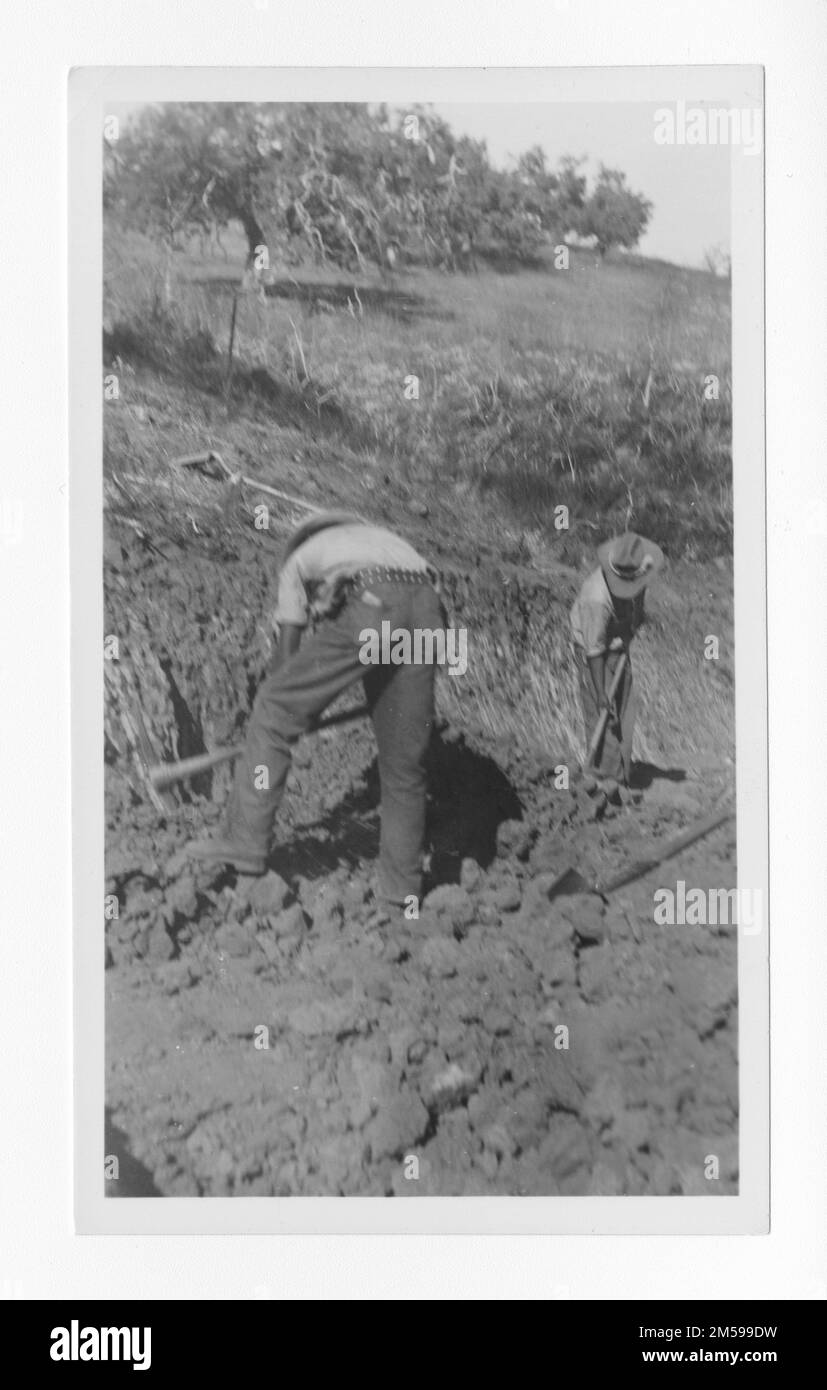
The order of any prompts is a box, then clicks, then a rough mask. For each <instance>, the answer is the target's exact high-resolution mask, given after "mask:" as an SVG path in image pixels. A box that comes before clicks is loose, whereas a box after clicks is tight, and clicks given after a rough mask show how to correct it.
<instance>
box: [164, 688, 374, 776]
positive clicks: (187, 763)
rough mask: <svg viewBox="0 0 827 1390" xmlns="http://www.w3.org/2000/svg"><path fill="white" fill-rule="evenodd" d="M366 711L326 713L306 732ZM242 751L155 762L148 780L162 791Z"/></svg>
mask: <svg viewBox="0 0 827 1390" xmlns="http://www.w3.org/2000/svg"><path fill="white" fill-rule="evenodd" d="M368 713H369V711H368V707H367V705H357V706H356V708H355V709H346V710H342V711H341V712H340V713H339V714H331V715H328V717H327V719H321V720H319V722H318V724H314V725H313V726H312V728H311V729H309V730H308V732H309V733H316V732H317V731H318V732H321V730H322V729H332V728H334V727H335V726H336V725H337V724H349V723H350V721H351V720H353V719H361V718H362V716H363V715H364V714H368ZM243 751H244V745H243V744H242V743H237V744H234V745H233V747H232V748H217V749H216V750H215V752H214V753H198V754H197V755H196V756H195V757H194V758H183V759H182V760H181V761H180V762H177V763H156V764H155V766H154V767H151V768H149V769H148V774H149V780H150V782H151V784H152V786H153V787H155V789H156V790H157V791H163V790H164V789H165V788H166V787H171V786H174V784H175V783H176V782H187V781H189V779H190V778H191V777H197V776H198V774H199V772H209V770H210V768H211V767H217V766H218V765H219V763H226V762H229V761H230V759H231V758H237V757H238V755H239V753H242V752H243Z"/></svg>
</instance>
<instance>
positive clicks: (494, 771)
mask: <svg viewBox="0 0 827 1390" xmlns="http://www.w3.org/2000/svg"><path fill="white" fill-rule="evenodd" d="M379 799H380V798H379V770H378V765H377V762H376V760H375V759H374V761H373V762H372V763H371V765H370V767H369V768H368V770H367V773H366V785H365V786H364V787H363V788H361V789H360V790H359V791H358V792H355V793H349V794H348V795H347V796H346V797H344V798H343V800H342V801H341V802H340V803H339V805H338V806H336V807H334V808H333V810H332V811H330V812H329V813H328V815H326V816H325V817H324V818H323V819H322V820H320V821H318V822H317V823H316V824H315V825H314V826H313V827H310V826H305V827H303V828H300V829H299V830H297V831H296V832H295V833H294V835H293V836H292V837H291V838H290V839H289V840H285V841H284V842H283V843H282V844H281V845H280V846H279V847H278V848H277V849H276V850H275V851H274V853H273V855H272V856H271V864H272V867H273V868H274V869H276V870H277V871H278V873H280V874H282V875H283V877H285V878H288V879H289V878H292V877H295V875H297V874H301V875H302V876H303V877H305V878H308V879H314V878H319V877H322V876H323V875H325V874H329V873H331V872H332V871H333V870H334V869H335V868H336V867H337V866H339V865H340V864H343V863H344V864H345V865H347V867H348V868H353V867H355V866H356V864H357V863H358V862H359V860H360V859H375V858H376V856H377V855H378V853H379V812H378V807H379ZM522 813H523V808H522V803H521V802H520V798H519V796H518V795H517V792H516V791H515V789H514V787H513V786H512V785H511V783H510V781H509V780H508V777H507V776H506V774H505V773H504V772H503V770H502V768H501V767H500V766H499V765H498V764H497V763H496V762H494V760H493V759H492V758H489V757H487V756H486V755H485V754H484V753H479V752H477V751H476V750H475V749H473V748H469V747H468V745H467V744H466V743H465V742H464V740H463V739H462V738H457V739H452V740H448V741H446V740H444V739H443V738H441V737H440V736H439V735H436V736H435V737H434V738H433V740H432V742H431V747H430V749H429V752H428V821H427V832H426V833H427V842H428V844H429V846H430V850H431V867H430V872H429V875H428V879H429V883H430V885H431V886H436V885H437V884H440V883H457V882H459V874H460V866H461V864H462V861H463V859H466V858H469V859H475V860H476V861H477V863H478V864H480V865H481V866H482V867H483V868H487V867H488V865H489V864H490V863H491V862H492V860H493V859H494V857H495V855H496V853H497V828H498V826H499V825H500V824H501V823H502V822H503V821H506V820H519V819H521V818H522ZM320 830H321V831H322V832H323V833H322V836H321V837H320V835H319V831H320Z"/></svg>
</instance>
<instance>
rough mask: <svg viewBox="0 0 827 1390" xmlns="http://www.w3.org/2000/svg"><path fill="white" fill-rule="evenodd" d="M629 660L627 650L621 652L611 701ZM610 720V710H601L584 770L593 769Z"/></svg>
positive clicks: (611, 688) (610, 687) (611, 691)
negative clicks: (595, 757)
mask: <svg viewBox="0 0 827 1390" xmlns="http://www.w3.org/2000/svg"><path fill="white" fill-rule="evenodd" d="M627 660H628V656H627V654H626V652H621V654H620V658H619V660H618V663H617V665H616V666H615V670H614V675H613V676H612V683H611V685H610V686H609V690H608V699H609V701H610V702H611V701H612V700H614V698H615V695H616V694H617V692H618V690H619V689H620V682H621V681H622V679H623V672H624V671H625V670H626V662H627ZM608 722H609V711H608V710H607V709H603V710H601V712H600V718H599V719H598V721H597V723H596V724H595V726H594V733H593V734H592V741H591V743H590V744H589V751H588V753H587V754H586V762H585V764H584V767H583V771H584V772H589V771H590V770H591V766H592V763H593V762H594V756H595V754H596V752H597V750H598V748H599V747H600V740H601V739H602V737H603V735H604V733H605V731H606V725H607V723H608Z"/></svg>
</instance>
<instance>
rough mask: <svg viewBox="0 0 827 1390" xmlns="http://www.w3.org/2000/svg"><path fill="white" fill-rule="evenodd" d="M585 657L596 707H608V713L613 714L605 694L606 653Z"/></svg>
mask: <svg viewBox="0 0 827 1390" xmlns="http://www.w3.org/2000/svg"><path fill="white" fill-rule="evenodd" d="M587 659H588V663H589V675H590V676H591V678H592V688H593V690H594V694H595V699H596V700H597V708H598V709H608V710H609V713H610V714H613V713H614V711H613V710H612V709H611V707H610V705H609V701H608V699H607V696H606V653H605V652H601V653H600V655H599V656H590V657H588V658H587Z"/></svg>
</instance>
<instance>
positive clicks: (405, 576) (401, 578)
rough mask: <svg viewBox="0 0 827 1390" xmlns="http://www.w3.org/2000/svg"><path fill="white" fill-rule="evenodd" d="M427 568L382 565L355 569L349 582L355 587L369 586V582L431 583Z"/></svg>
mask: <svg viewBox="0 0 827 1390" xmlns="http://www.w3.org/2000/svg"><path fill="white" fill-rule="evenodd" d="M433 582H434V581H433V578H432V576H431V575H430V574H429V573H428V571H427V570H396V569H388V568H384V567H383V566H381V565H380V566H376V567H375V568H373V569H368V570H357V572H356V574H354V575H351V577H350V583H351V584H352V585H353V586H354V587H356V588H369V587H370V585H371V584H433Z"/></svg>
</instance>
